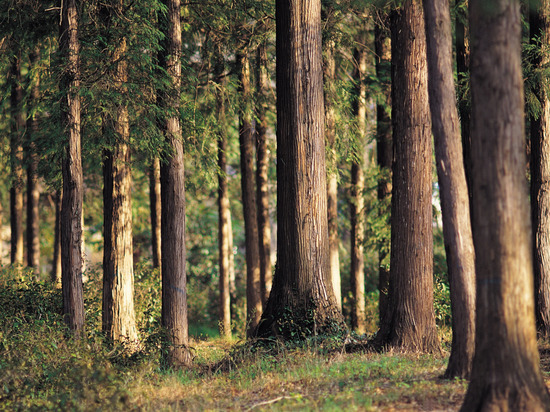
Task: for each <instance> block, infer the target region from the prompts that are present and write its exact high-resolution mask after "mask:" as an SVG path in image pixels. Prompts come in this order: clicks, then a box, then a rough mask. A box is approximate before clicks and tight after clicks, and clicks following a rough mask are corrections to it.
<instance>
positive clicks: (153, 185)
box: [149, 157, 162, 269]
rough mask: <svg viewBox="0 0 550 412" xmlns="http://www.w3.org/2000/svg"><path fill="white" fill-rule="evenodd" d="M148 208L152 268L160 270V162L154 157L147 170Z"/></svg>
mask: <svg viewBox="0 0 550 412" xmlns="http://www.w3.org/2000/svg"><path fill="white" fill-rule="evenodd" d="M149 208H150V209H151V246H152V249H153V267H154V268H159V269H160V264H161V261H162V253H161V246H160V238H161V233H160V227H161V223H160V216H161V205H160V160H159V158H158V157H155V158H154V159H153V161H152V164H151V168H150V169H149Z"/></svg>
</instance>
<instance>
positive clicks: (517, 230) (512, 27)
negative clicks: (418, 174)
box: [462, 0, 550, 411]
mask: <svg viewBox="0 0 550 412" xmlns="http://www.w3.org/2000/svg"><path fill="white" fill-rule="evenodd" d="M470 28H471V33H472V37H471V38H472V65H471V68H472V69H471V73H472V75H471V91H472V128H471V132H472V144H473V146H472V154H473V159H472V160H473V172H474V176H475V179H474V182H473V183H474V186H473V195H474V214H473V217H474V225H475V227H476V230H475V231H474V244H475V250H476V273H477V297H476V309H477V313H476V316H477V318H476V353H475V355H474V362H473V366H472V376H471V381H470V384H469V386H468V391H467V393H466V397H465V399H464V404H463V405H462V410H463V411H476V410H502V411H504V410H510V411H542V410H548V409H549V405H550V397H549V396H548V391H547V389H546V387H545V384H544V381H543V379H542V375H541V372H540V366H539V354H538V350H537V339H536V327H535V308H534V288H533V266H532V264H533V261H532V258H533V254H532V249H531V221H530V218H529V204H528V202H529V201H528V189H527V182H526V179H525V164H526V159H525V153H526V152H525V137H524V132H525V129H524V112H523V105H524V100H523V97H524V96H523V78H522V69H521V14H520V2H519V1H517V0H516V1H510V0H495V1H492V2H491V7H487V3H486V2H485V1H480V0H470ZM502 62H506V64H502Z"/></svg>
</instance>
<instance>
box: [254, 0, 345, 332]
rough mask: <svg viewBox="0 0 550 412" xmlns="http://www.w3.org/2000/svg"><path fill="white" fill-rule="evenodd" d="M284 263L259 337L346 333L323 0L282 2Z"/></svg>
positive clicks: (280, 259) (280, 215)
mask: <svg viewBox="0 0 550 412" xmlns="http://www.w3.org/2000/svg"><path fill="white" fill-rule="evenodd" d="M276 21H277V29H276V43H277V46H276V49H277V85H278V87H277V125H278V127H277V222H278V234H277V269H276V272H275V277H274V279H273V288H272V290H271V294H270V295H269V300H268V302H267V307H266V310H265V312H264V314H263V316H262V321H261V322H260V324H259V325H258V329H257V335H258V336H260V337H266V336H279V337H282V338H283V339H297V338H298V339H303V338H305V337H307V336H313V335H318V334H321V335H324V334H334V333H338V332H339V333H342V332H345V330H346V328H345V324H344V320H343V317H342V314H341V312H340V310H339V308H338V304H337V301H336V297H335V296H334V291H333V288H332V281H331V277H330V266H329V254H328V251H329V249H328V247H329V245H328V224H327V198H326V196H327V186H326V185H327V184H326V168H325V140H324V126H325V123H324V109H325V108H324V99H323V72H322V54H321V2H320V0H296V1H290V0H280V1H277V2H276Z"/></svg>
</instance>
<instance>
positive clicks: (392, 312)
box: [375, 0, 440, 352]
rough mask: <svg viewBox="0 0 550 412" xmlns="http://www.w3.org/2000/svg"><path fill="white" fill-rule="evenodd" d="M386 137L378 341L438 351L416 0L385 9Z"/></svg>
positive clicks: (422, 50)
mask: <svg viewBox="0 0 550 412" xmlns="http://www.w3.org/2000/svg"><path fill="white" fill-rule="evenodd" d="M391 30H392V39H391V43H392V50H391V51H392V126H393V144H394V154H395V159H394V164H393V182H394V183H393V192H392V211H391V233H392V234H391V258H390V260H391V262H390V282H389V294H388V305H387V310H386V314H385V317H384V319H382V322H381V325H380V330H379V332H378V335H377V337H376V340H375V344H376V345H377V346H379V347H394V348H399V349H400V350H408V351H413V352H438V351H439V350H440V347H439V340H438V337H437V329H436V325H435V315H434V308H433V236H432V144H431V123H430V109H429V103H428V84H427V81H428V78H427V77H428V71H427V66H426V33H425V29H424V16H423V13H422V4H421V3H420V1H419V0H406V1H405V2H404V3H403V5H402V6H400V7H399V8H398V9H396V10H395V11H393V12H392V16H391Z"/></svg>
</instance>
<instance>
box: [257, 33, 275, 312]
mask: <svg viewBox="0 0 550 412" xmlns="http://www.w3.org/2000/svg"><path fill="white" fill-rule="evenodd" d="M256 65H257V73H256V82H257V87H256V93H257V103H256V115H257V122H256V132H257V135H256V159H257V160H256V199H257V203H258V235H259V242H260V243H259V245H260V289H261V295H262V306H263V307H265V305H266V303H267V298H268V297H269V292H270V291H271V282H272V274H271V224H270V219H269V180H268V169H269V160H270V158H269V150H268V147H267V110H268V105H267V93H268V87H269V84H268V82H269V77H268V74H267V50H266V44H265V43H264V42H262V43H261V44H260V45H259V46H258V52H257V56H256Z"/></svg>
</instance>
